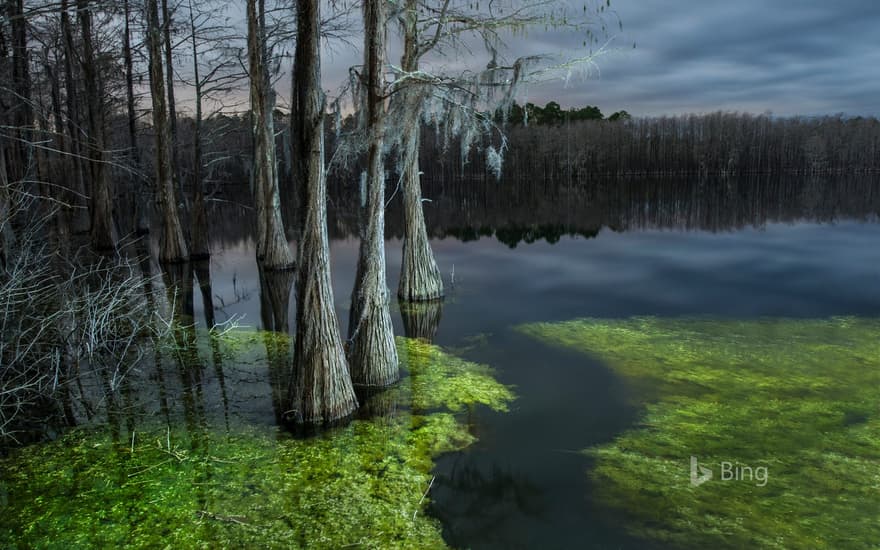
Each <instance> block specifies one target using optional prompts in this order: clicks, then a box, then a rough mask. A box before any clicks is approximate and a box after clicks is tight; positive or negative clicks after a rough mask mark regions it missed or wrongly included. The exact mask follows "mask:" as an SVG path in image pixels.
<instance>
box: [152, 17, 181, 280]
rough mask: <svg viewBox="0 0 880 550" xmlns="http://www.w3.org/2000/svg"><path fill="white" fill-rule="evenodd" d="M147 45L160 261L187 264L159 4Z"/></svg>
mask: <svg viewBox="0 0 880 550" xmlns="http://www.w3.org/2000/svg"><path fill="white" fill-rule="evenodd" d="M146 7H147V44H148V48H149V54H150V55H149V57H150V97H151V99H152V101H153V129H154V132H155V133H156V160H155V164H156V189H157V190H158V191H159V203H160V208H161V213H162V236H161V240H160V242H159V260H160V261H162V262H184V261H187V260H188V259H189V252H188V251H187V246H186V241H185V240H184V237H183V228H182V227H181V225H180V218H179V217H178V215H177V198H176V197H175V190H174V178H173V175H172V168H171V131H170V128H169V127H168V111H167V110H166V105H165V99H166V96H165V82H164V80H163V72H162V37H161V35H160V28H159V7H158V5H157V3H156V0H147V5H146Z"/></svg>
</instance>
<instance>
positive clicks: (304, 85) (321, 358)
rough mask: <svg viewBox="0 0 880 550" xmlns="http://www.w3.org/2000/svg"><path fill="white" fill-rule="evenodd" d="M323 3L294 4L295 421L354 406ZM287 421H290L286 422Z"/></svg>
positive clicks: (316, 419)
mask: <svg viewBox="0 0 880 550" xmlns="http://www.w3.org/2000/svg"><path fill="white" fill-rule="evenodd" d="M320 1H321V0H297V2H296V6H297V41H296V52H295V56H294V70H293V115H294V116H293V117H292V121H291V128H293V129H294V131H293V135H294V148H295V151H294V155H293V158H295V159H297V161H298V163H299V164H298V166H297V168H298V170H297V176H298V178H297V179H298V186H299V189H300V193H301V201H300V204H301V205H302V209H303V212H302V214H301V216H300V219H301V222H300V223H301V225H300V230H301V232H300V235H301V237H300V242H299V247H298V250H299V258H298V272H297V283H296V340H295V343H294V355H293V366H294V380H293V384H292V385H291V391H290V402H291V405H290V408H291V409H294V410H295V411H296V414H295V415H293V418H289V419H290V420H294V421H297V422H300V423H322V422H333V421H336V420H339V419H342V418H345V417H347V416H349V415H350V414H351V413H352V412H354V410H355V409H356V408H357V399H356V397H355V394H354V388H353V387H352V384H351V376H350V375H349V372H348V365H347V364H346V362H345V353H344V352H343V349H342V339H341V338H340V336H339V324H338V322H337V319H336V311H335V310H334V306H333V287H332V285H331V281H330V245H329V242H328V236H327V181H326V179H325V174H324V102H325V99H324V94H323V92H322V91H321V57H320V24H321V19H320ZM289 416H290V415H288V417H289Z"/></svg>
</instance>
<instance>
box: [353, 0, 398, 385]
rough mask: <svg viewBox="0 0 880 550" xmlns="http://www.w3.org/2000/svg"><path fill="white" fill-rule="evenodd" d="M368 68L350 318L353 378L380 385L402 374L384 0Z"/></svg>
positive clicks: (369, 43) (372, 32) (369, 1)
mask: <svg viewBox="0 0 880 550" xmlns="http://www.w3.org/2000/svg"><path fill="white" fill-rule="evenodd" d="M363 12H364V66H363V74H362V75H361V80H362V86H363V88H364V92H363V94H362V95H363V97H364V105H363V108H364V110H365V118H366V135H367V139H368V142H369V146H368V149H367V174H366V184H367V196H366V205H365V212H364V214H365V220H364V225H365V226H364V231H363V235H362V236H361V246H360V254H359V257H358V269H357V279H356V283H355V289H354V296H353V297H352V310H351V320H350V329H349V330H350V332H351V348H350V350H349V361H350V363H351V376H352V380H353V381H354V383H355V384H356V385H361V386H370V387H382V386H387V385H389V384H393V383H394V382H396V381H397V380H398V378H399V377H400V372H399V368H398V358H397V348H396V347H395V344H394V329H393V327H392V325H391V313H390V312H389V309H388V306H389V300H388V288H387V284H386V281H385V165H384V154H383V148H384V146H385V103H386V98H385V87H384V83H383V81H382V77H383V71H384V65H385V36H386V24H385V19H386V16H385V3H384V0H365V1H364V2H363Z"/></svg>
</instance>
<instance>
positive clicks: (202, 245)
mask: <svg viewBox="0 0 880 550" xmlns="http://www.w3.org/2000/svg"><path fill="white" fill-rule="evenodd" d="M189 23H190V32H191V34H192V54H193V80H194V81H195V88H196V117H195V128H194V129H193V138H192V139H193V181H192V193H193V198H192V202H193V203H192V222H191V223H192V227H191V228H190V259H192V260H204V259H207V258H208V257H210V255H211V251H210V248H209V245H208V214H207V211H206V208H205V194H204V190H203V186H204V183H203V182H202V82H201V80H200V79H199V48H198V38H197V34H196V22H195V17H194V15H193V10H192V2H191V1H190V5H189Z"/></svg>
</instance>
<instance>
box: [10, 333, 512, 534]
mask: <svg viewBox="0 0 880 550" xmlns="http://www.w3.org/2000/svg"><path fill="white" fill-rule="evenodd" d="M209 339H210V338H207V337H205V335H202V337H200V338H198V340H199V342H198V347H199V348H204V349H200V350H196V351H193V350H190V351H189V352H188V356H189V357H190V358H197V357H198V355H199V353H202V354H203V355H206V354H210V353H211V347H214V346H216V347H215V349H214V353H216V354H217V355H215V358H214V361H217V357H222V358H223V362H224V363H225V364H224V365H223V368H222V370H223V371H225V372H226V375H225V376H226V378H227V380H226V385H225V386H224V385H223V383H222V381H221V382H220V385H219V387H218V386H217V381H216V380H212V378H213V377H212V376H211V375H210V374H209V370H208V369H205V368H204V367H203V366H201V365H199V364H197V363H194V364H187V365H184V366H182V367H180V368H181V370H180V372H179V373H177V374H176V373H175V371H176V370H177V369H175V368H174V367H173V366H166V367H161V366H157V369H159V370H158V371H157V372H155V373H147V372H144V373H141V374H140V375H137V374H135V373H132V374H130V375H129V376H130V377H132V378H140V377H144V378H148V377H150V376H152V377H154V378H155V377H157V376H158V377H159V379H162V380H164V384H166V386H163V388H162V391H161V392H160V393H163V395H164V405H161V404H162V403H163V395H158V394H157V395H152V397H155V398H157V399H158V401H159V403H155V402H152V401H149V400H148V398H145V397H142V396H132V395H131V392H130V391H129V392H125V391H123V392H122V393H123V394H125V395H126V396H127V398H132V399H134V400H135V402H130V401H128V402H121V403H116V405H119V407H118V408H115V409H114V408H112V407H110V408H108V411H107V413H106V414H107V416H108V418H109V419H110V421H109V422H107V423H105V424H106V425H105V426H104V427H102V428H98V429H96V428H89V427H88V426H86V427H81V428H77V429H74V430H72V431H69V432H66V433H65V434H64V435H62V436H60V437H59V439H57V440H55V441H53V442H47V443H42V444H40V445H31V446H28V447H25V448H22V449H18V450H15V451H13V452H12V454H11V455H10V456H9V457H7V458H5V459H2V460H0V466H2V467H0V471H2V473H0V502H2V505H3V510H4V513H3V514H2V516H0V546H3V547H10V548H16V547H30V546H38V547H45V546H52V545H55V546H63V547H82V546H88V547H108V546H110V547H121V546H125V547H133V548H152V547H156V546H160V547H163V546H165V545H167V544H171V545H173V546H175V547H181V548H184V547H187V548H188V547H202V546H204V545H206V544H207V545H210V546H218V547H230V546H231V547H243V546H254V545H256V546H259V547H266V548H291V547H296V548H300V547H303V548H309V547H315V548H328V547H334V548H341V547H345V546H346V545H352V546H357V545H360V546H365V547H373V548H376V547H382V548H441V547H445V544H444V542H443V539H442V537H441V528H440V524H439V522H438V521H437V520H436V519H434V518H431V517H429V516H426V514H425V510H426V508H427V506H428V504H429V502H430V487H431V484H432V481H433V480H432V475H431V470H432V468H433V460H434V458H436V457H437V456H438V455H440V454H442V453H446V452H452V451H457V450H461V449H463V448H465V447H467V446H468V445H470V444H472V443H473V442H474V441H475V440H476V438H475V436H474V435H473V434H472V433H471V431H470V429H469V427H468V424H467V422H466V419H465V418H463V417H464V416H466V415H463V414H461V413H466V412H468V411H471V410H472V409H473V408H474V407H477V406H486V407H488V408H489V409H491V410H494V411H499V412H503V411H506V410H507V406H508V404H509V403H510V402H511V401H512V400H513V399H514V395H513V393H512V391H511V389H510V388H508V387H506V386H504V385H502V384H500V383H498V382H496V381H495V379H494V378H493V375H492V370H491V369H490V368H489V367H487V366H484V365H477V364H475V363H471V362H468V361H464V360H461V359H458V358H456V357H454V356H452V355H449V354H447V353H446V352H444V351H442V350H441V349H440V348H439V347H437V346H433V345H431V344H428V343H426V342H424V341H421V340H414V339H405V338H399V339H398V341H397V345H398V351H399V353H400V357H401V361H402V366H403V368H404V369H405V370H406V372H407V375H406V376H404V378H403V379H402V380H401V381H400V383H399V384H397V385H395V386H393V387H392V388H390V389H388V390H386V391H384V392H380V393H375V394H372V395H371V396H369V397H367V398H366V399H365V401H364V403H363V407H362V409H363V410H362V414H361V415H360V416H359V417H357V418H355V419H354V420H352V421H351V422H350V423H349V424H347V425H345V426H341V427H338V428H333V429H330V430H327V431H325V432H324V433H322V434H320V435H317V436H312V437H308V438H296V437H293V436H291V434H290V433H288V432H286V431H285V430H283V429H282V428H279V427H277V426H274V425H272V424H271V423H265V422H263V423H261V422H254V421H251V420H249V419H248V414H249V413H250V414H254V411H248V410H247V407H248V406H249V405H248V400H249V397H248V396H249V395H250V394H249V391H250V390H252V389H254V388H253V387H252V386H249V385H248V384H249V383H248V382H247V379H250V378H254V377H257V378H261V379H262V378H265V377H266V376H265V374H261V371H262V370H265V369H267V368H268V370H269V371H270V372H269V373H268V378H269V379H270V381H271V382H272V383H273V384H274V386H277V385H279V384H280V385H282V386H283V377H281V378H279V377H278V376H277V371H278V370H279V365H284V364H287V363H289V360H290V358H289V354H290V351H291V349H292V344H291V342H290V338H289V337H287V336H284V335H279V334H277V333H274V332H262V331H256V332H253V331H242V330H233V331H229V332H227V333H225V334H224V335H222V336H221V337H219V342H217V341H211V342H210V346H209V343H208V342H206V341H202V340H209ZM263 344H265V346H266V353H268V355H266V354H264V352H263V351H261V349H262V347H263ZM279 347H280V348H283V349H286V350H287V352H286V353H283V354H282V356H281V357H273V353H274V352H275V351H277V350H278V349H279ZM273 369H274V371H273ZM281 370H283V368H282V369H281ZM273 372H274V374H273ZM179 377H180V378H181V380H180V382H179V383H176V382H175V381H174V379H175V378H179ZM235 377H241V380H240V381H239V383H237V384H236V383H235ZM186 382H189V383H191V384H192V385H190V386H187V385H186ZM131 383H132V384H135V383H136V382H135V381H134V380H132V382H131ZM263 383H265V381H264V382H263ZM242 384H243V385H242ZM250 384H253V382H250ZM274 386H273V391H275V388H274ZM236 387H239V389H238V390H236ZM214 389H219V390H222V391H223V401H222V403H223V407H222V410H218V402H217V400H218V396H211V395H210V393H211V391H212V390H214ZM139 398H140V399H142V400H144V401H143V402H138V401H137V400H138V399H139ZM111 405H112V403H111ZM159 405H161V406H160V410H161V408H162V407H171V409H172V410H171V411H170V412H169V411H168V410H166V411H165V412H166V413H168V414H170V415H171V416H169V417H168V418H171V421H170V422H165V421H163V420H164V419H163V418H162V415H156V414H152V413H151V412H150V411H151V410H153V409H154V408H156V406H159ZM273 405H274V404H273ZM251 406H253V405H251ZM269 416H271V413H269ZM178 417H179V418H178ZM114 420H115V421H116V423H115V424H114V422H113V421H114ZM99 422H100V420H99Z"/></svg>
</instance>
